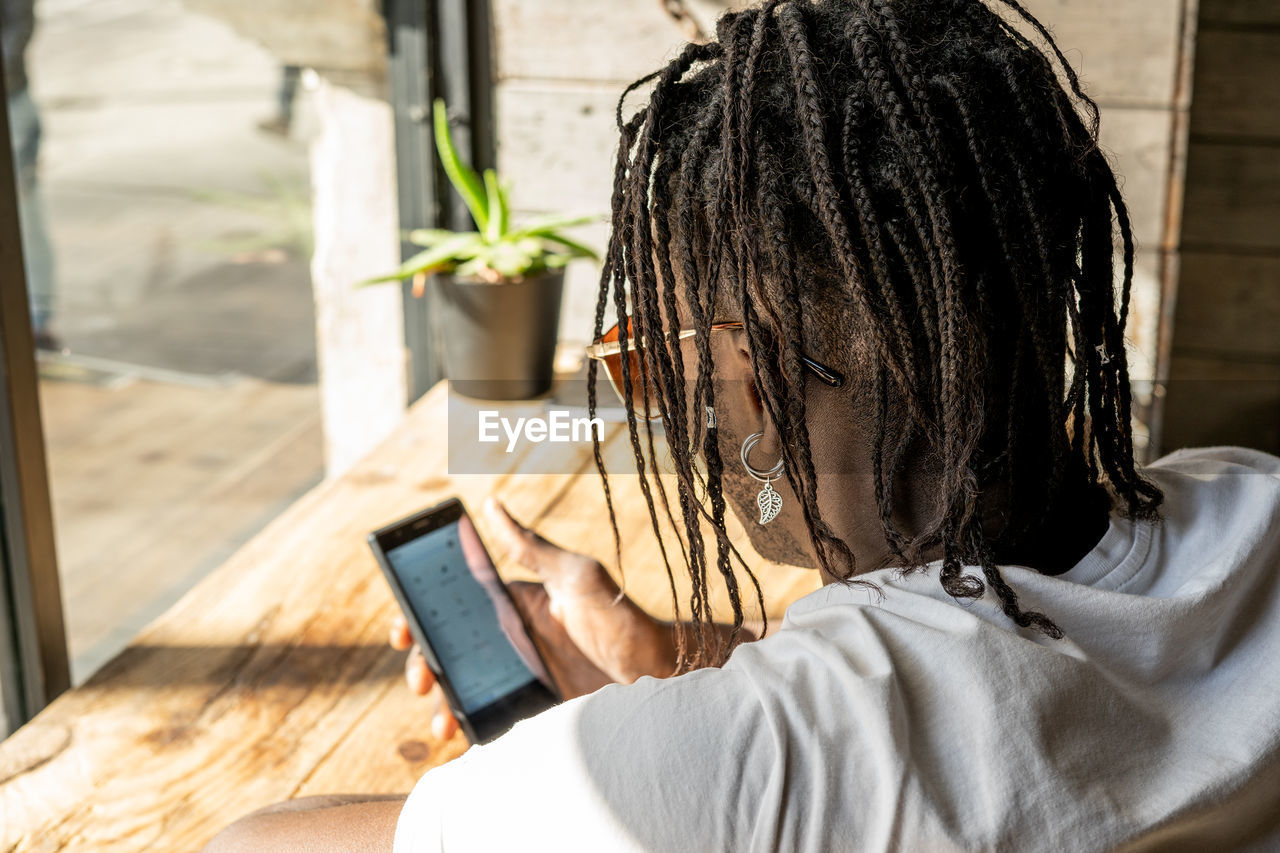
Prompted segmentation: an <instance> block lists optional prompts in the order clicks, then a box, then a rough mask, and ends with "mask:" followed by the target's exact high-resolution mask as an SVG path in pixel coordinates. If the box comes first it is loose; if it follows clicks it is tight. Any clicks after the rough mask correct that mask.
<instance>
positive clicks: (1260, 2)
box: [1199, 0, 1280, 30]
mask: <svg viewBox="0 0 1280 853" xmlns="http://www.w3.org/2000/svg"><path fill="white" fill-rule="evenodd" d="M1199 2H1200V28H1201V30H1205V29H1208V28H1209V27H1211V26H1213V25H1222V24H1233V25H1241V24H1245V25H1248V24H1254V25H1256V24H1272V25H1276V26H1280V5H1277V4H1276V3H1275V2H1274V0H1199Z"/></svg>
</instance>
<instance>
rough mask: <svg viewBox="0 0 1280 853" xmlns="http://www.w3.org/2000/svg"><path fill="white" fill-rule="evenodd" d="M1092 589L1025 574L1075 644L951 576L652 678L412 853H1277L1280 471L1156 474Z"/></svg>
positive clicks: (1100, 562)
mask: <svg viewBox="0 0 1280 853" xmlns="http://www.w3.org/2000/svg"><path fill="white" fill-rule="evenodd" d="M1147 473H1148V475H1149V476H1150V477H1151V478H1152V479H1153V480H1154V481H1155V482H1156V483H1158V484H1159V486H1160V487H1161V488H1162V489H1163V490H1164V493H1165V502H1164V506H1163V510H1162V514H1163V521H1162V522H1161V523H1158V524H1147V523H1134V522H1130V521H1126V520H1124V519H1113V520H1112V522H1111V525H1110V528H1109V529H1108V531H1107V532H1106V534H1105V535H1104V536H1103V538H1102V540H1101V541H1100V542H1099V543H1098V545H1097V547H1096V548H1094V549H1093V551H1091V552H1090V553H1089V554H1088V555H1086V556H1085V558H1084V559H1083V560H1082V561H1081V562H1080V563H1079V564H1078V565H1076V566H1075V567H1073V568H1072V569H1071V570H1070V571H1068V572H1067V573H1065V574H1063V575H1059V576H1056V577H1047V576H1044V575H1041V574H1039V573H1037V572H1035V571H1031V570H1029V569H1025V568H1021V567H1008V568H1006V569H1004V570H1003V574H1004V577H1005V579H1006V580H1007V581H1008V583H1009V584H1010V586H1012V587H1013V589H1014V590H1016V591H1017V592H1018V594H1019V596H1020V598H1021V602H1022V604H1023V606H1024V607H1028V608H1034V609H1038V610H1041V611H1043V612H1044V613H1046V614H1047V615H1049V616H1050V617H1051V618H1052V619H1054V620H1055V621H1056V622H1057V624H1058V625H1059V626H1060V627H1061V628H1062V629H1063V631H1065V633H1066V638H1065V639H1062V640H1051V639H1048V638H1046V637H1043V636H1042V635H1040V634H1037V633H1035V632H1032V631H1026V630H1021V629H1018V628H1016V627H1015V626H1014V625H1013V624H1012V623H1011V622H1010V621H1009V620H1008V619H1007V618H1006V617H1005V616H1003V614H1001V613H1000V612H999V610H998V608H997V607H996V606H995V603H994V602H995V599H994V596H993V595H992V594H991V593H990V592H988V595H987V597H986V598H985V599H981V600H979V601H976V602H973V603H971V604H968V605H960V604H957V603H956V602H955V601H954V600H952V599H951V598H950V597H948V596H947V595H946V593H945V592H943V591H942V589H941V587H940V586H939V584H938V580H937V566H936V565H935V566H931V567H930V569H929V571H928V572H926V573H913V574H910V575H906V576H899V575H898V574H897V573H896V572H894V571H892V570H886V571H881V572H875V573H873V574H870V575H867V576H866V577H867V579H868V580H873V581H875V582H876V584H877V585H878V586H879V587H880V588H881V590H882V591H883V593H884V595H883V598H881V599H880V600H879V601H873V600H872V599H871V597H870V596H869V595H868V593H866V592H865V591H862V590H859V589H857V588H850V587H847V586H844V585H842V584H831V585H828V586H825V587H823V588H822V589H820V590H818V591H816V592H814V593H812V594H810V595H807V596H805V597H804V598H802V599H800V600H799V601H797V602H795V603H794V604H792V605H791V606H790V607H789V608H788V609H787V613H786V617H785V619H784V620H783V623H782V626H781V628H780V629H779V630H778V631H777V632H776V633H775V634H774V635H772V636H770V637H767V638H765V639H763V640H760V641H757V642H753V643H749V644H746V645H743V646H740V647H739V648H738V649H737V650H736V651H735V652H734V653H733V655H732V656H731V658H730V659H729V661H728V662H727V663H726V664H725V665H724V666H723V667H722V668H718V669H704V670H698V671H695V672H692V673H689V674H687V675H684V676H680V677H678V678H671V679H666V680H659V679H653V678H642V679H640V680H639V681H637V682H636V683H635V684H632V685H627V686H621V685H610V686H608V687H605V688H603V689H601V690H599V691H597V692H596V693H594V694H591V695H590V696H585V697H582V698H579V699H575V700H573V701H570V702H566V703H564V704H563V705H561V706H559V707H557V708H554V709H552V710H550V711H547V712H545V713H543V714H540V715H539V716H537V717H534V718H532V719H529V720H525V721H524V722H521V723H519V724H517V725H516V726H515V728H513V729H512V730H511V731H510V732H509V733H508V734H506V735H504V736H503V737H502V738H500V739H498V740H497V741H495V742H493V743H492V744H489V745H487V746H478V747H473V748H472V749H470V750H469V751H468V752H467V753H466V754H464V755H463V756H462V757H461V758H459V759H457V760H456V761H454V762H452V763H450V764H447V765H445V766H442V767H439V768H437V769H434V770H432V771H430V772H429V773H427V774H426V775H425V776H424V777H423V778H422V780H421V781H420V782H419V783H418V784H417V786H416V787H415V788H414V790H413V793H412V794H411V795H410V797H409V800H408V802H407V803H406V805H405V807H404V811H403V813H402V814H401V816H400V822H399V826H398V829H397V833H396V843H395V850H396V853H420V851H435V850H449V851H470V850H482V851H501V850H557V851H563V850H574V851H576V850H584V851H587V850H589V851H615V850H671V851H681V853H687V851H718V850H731V851H764V850H785V851H793V850H795V851H824V853H825V851H843V850H850V851H876V850H909V851H936V850H966V851H967V850H1014V851H1037V850H1045V851H1055V853H1057V851H1075V850H1080V851H1092V850H1113V849H1123V850H1126V851H1146V850H1160V851H1167V850H1196V851H1202V850H1215V851H1216V850H1239V849H1257V850H1266V849H1280V459H1277V458H1275V457H1272V456H1268V455H1266V454H1262V453H1258V452H1254V451H1248V450H1242V449H1238V448H1213V449H1206V450H1194V451H1183V452H1179V453H1175V454H1173V455H1171V456H1168V457H1166V458H1164V459H1162V460H1161V461H1160V462H1158V463H1156V464H1155V465H1154V466H1153V467H1151V468H1149V469H1148V470H1147Z"/></svg>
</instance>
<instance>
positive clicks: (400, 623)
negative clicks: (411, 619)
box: [387, 615, 413, 652]
mask: <svg viewBox="0 0 1280 853" xmlns="http://www.w3.org/2000/svg"><path fill="white" fill-rule="evenodd" d="M387 642H389V643H390V644H391V648H393V649H395V650H396V651H398V652H403V651H404V650H405V649H407V648H409V647H410V646H412V645H413V635H412V634H410V633H409V623H408V622H406V621H405V618H404V617H403V616H399V615H397V616H395V617H393V618H392V620H391V629H390V630H389V631H388V632H387Z"/></svg>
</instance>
